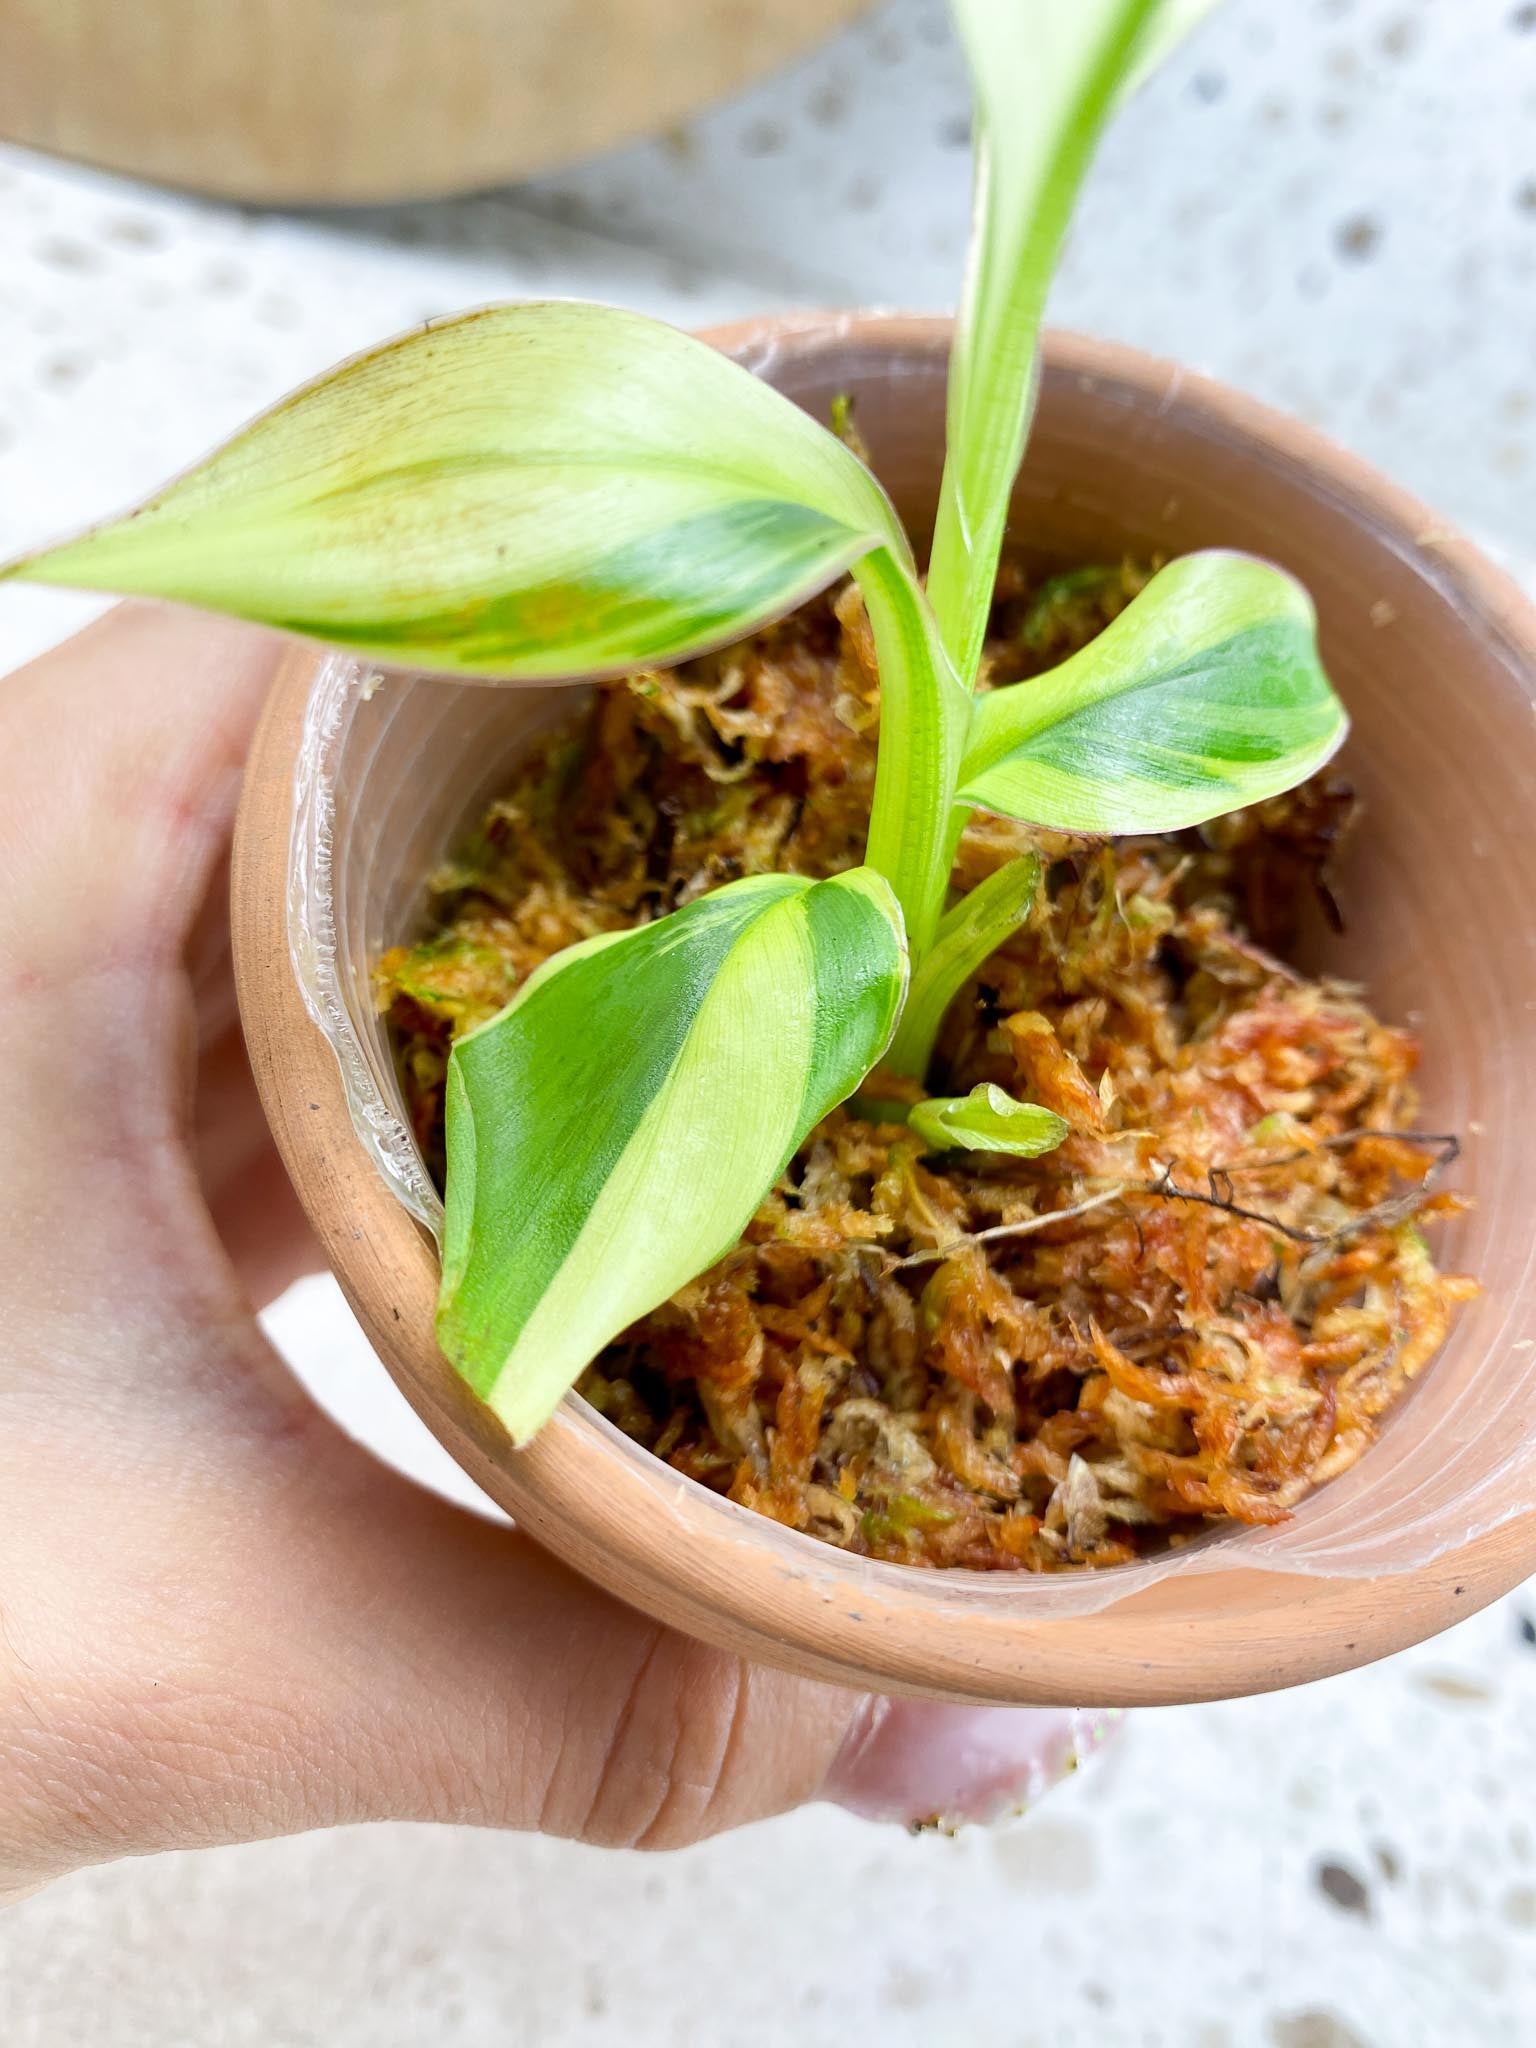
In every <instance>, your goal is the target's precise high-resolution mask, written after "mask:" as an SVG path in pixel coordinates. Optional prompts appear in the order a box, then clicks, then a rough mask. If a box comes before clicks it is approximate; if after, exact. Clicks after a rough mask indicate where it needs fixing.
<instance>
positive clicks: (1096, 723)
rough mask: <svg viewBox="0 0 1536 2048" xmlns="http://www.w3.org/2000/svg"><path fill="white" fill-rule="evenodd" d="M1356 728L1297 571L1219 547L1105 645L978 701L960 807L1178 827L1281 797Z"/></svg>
mask: <svg viewBox="0 0 1536 2048" xmlns="http://www.w3.org/2000/svg"><path fill="white" fill-rule="evenodd" d="M1347 729H1348V720H1347V719H1346V718H1345V715H1344V708H1343V706H1342V705H1341V704H1340V703H1339V700H1338V698H1337V697H1336V696H1335V695H1334V693H1333V690H1332V688H1331V687H1330V685H1329V682H1328V678H1327V675H1326V674H1325V673H1324V670H1323V666H1322V662H1321V659H1320V657H1319V655H1318V650H1317V620H1316V615H1315V613H1314V612H1313V609H1312V601H1311V599H1310V598H1309V597H1308V596H1307V593H1306V592H1305V590H1303V589H1302V587H1301V585H1300V584H1299V583H1298V582H1297V581H1296V579H1295V578H1294V577H1293V576H1288V575H1286V573H1285V572H1284V570H1282V569H1277V568H1275V567H1274V566H1273V564H1271V563H1269V562H1261V561H1258V560H1256V559H1255V558H1254V557H1253V556H1252V555H1240V554H1233V553H1229V552H1226V551H1223V550H1219V549H1211V550H1208V551H1207V552H1205V553H1202V554H1195V555H1185V556H1183V557H1181V559H1180V560H1178V561H1176V562H1170V563H1169V565H1168V567H1167V568H1166V569H1161V570H1159V572H1158V573H1157V575H1156V576H1154V577H1153V579H1152V581H1151V582H1150V583H1149V584H1148V585H1147V587H1146V589H1145V590H1143V591H1142V592H1141V594H1140V595H1139V596H1138V597H1136V598H1134V599H1133V600H1132V602H1131V603H1130V604H1129V605H1127V606H1126V608H1125V610H1124V611H1123V612H1121V614H1120V615H1119V617H1118V618H1116V619H1115V620H1113V621H1112V622H1111V623H1110V625H1108V626H1107V627H1106V628H1105V629H1104V631H1103V632H1102V633H1100V634H1099V636H1098V637H1097V639H1095V640H1092V641H1090V642H1089V644H1088V645H1087V646H1086V647H1085V648H1083V649H1082V651H1081V652H1080V653H1078V654H1074V655H1073V656H1072V658H1071V659H1070V660H1069V661H1064V662H1062V663H1061V665H1060V666H1059V667H1058V668H1054V669H1051V670H1050V671H1049V672H1048V673H1047V674H1045V675H1043V676H1037V677H1035V678H1034V679H1033V680H1031V681H1029V682H1023V683H1014V684H1011V685H1010V686H1009V687H1008V688H1007V689H1002V690H993V691H991V692H990V693H989V694H988V695H986V696H984V697H982V698H980V699H979V700H978V701H977V704H976V708H975V716H974V719H973V721H972V729H971V740H970V745H969V748H968V750H967V753H966V758H965V764H964V767H963V769H962V771H961V777H960V799H961V801H962V802H963V803H967V804H972V805H979V806H981V807H983V808H984V809H987V810H992V811H1001V812H1003V813H1004V814H1005V815H1006V816H1008V817H1011V818H1025V819H1028V820H1029V821H1030V822H1031V823H1033V824H1036V825H1044V826H1049V827H1052V828H1054V829H1056V830H1059V831H1066V832H1108V833H1115V832H1176V831H1180V830H1182V829H1184V828H1185V827H1187V826H1190V825H1198V824H1201V823H1203V822H1204V821H1205V820H1206V819H1207V818H1214V817H1217V816H1219V815H1220V814H1221V813H1222V812H1224V811H1232V810H1238V809H1241V808H1242V806H1243V805H1245V804H1254V803H1261V802H1262V801H1263V800H1264V799H1265V798H1266V797H1271V796H1277V795H1278V794H1279V793H1280V792H1281V791H1282V790H1286V789H1290V788H1293V787H1294V786H1295V784H1297V783H1298V782H1302V781H1304V780H1305V779H1306V777H1307V776H1309V775H1311V774H1313V773H1315V771H1316V770H1317V769H1319V768H1320V767H1322V765H1323V763H1324V762H1325V761H1326V760H1327V759H1328V758H1329V756H1330V755H1331V754H1332V753H1333V752H1334V750H1335V749H1336V748H1337V747H1338V745H1339V743H1340V741H1341V740H1342V739H1343V737H1344V735H1345V732H1346V731H1347Z"/></svg>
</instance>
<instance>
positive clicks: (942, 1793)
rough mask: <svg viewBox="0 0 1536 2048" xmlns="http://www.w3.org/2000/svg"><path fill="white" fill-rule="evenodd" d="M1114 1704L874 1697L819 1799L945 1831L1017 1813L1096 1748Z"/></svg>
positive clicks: (1120, 1716)
mask: <svg viewBox="0 0 1536 2048" xmlns="http://www.w3.org/2000/svg"><path fill="white" fill-rule="evenodd" d="M1124 1718H1125V1716H1124V1713H1123V1711H1122V1709H1120V1708H1119V1707H1107V1708H1102V1709H1092V1708H1081V1707H1080V1708H1076V1709H1073V1710H1068V1709H1065V1708H1060V1707H951V1706H939V1705H935V1704H933V1703H931V1702H929V1701H926V1700H870V1701H869V1702H868V1703H867V1705H866V1707H865V1709H864V1711H863V1713H862V1714H861V1716H860V1718H859V1720H858V1721H857V1722H856V1723H855V1725H854V1727H853V1729H852V1731H851V1732H850V1734H849V1736H848V1739H847V1741H846V1742H845V1743H844V1744H843V1748H842V1751H841V1753H840V1754H839V1756H838V1759H837V1762H836V1763H835V1764H834V1765H833V1766H832V1769H831V1771H830V1772H829V1773H828V1774H827V1781H826V1784H825V1785H824V1786H823V1788H822V1797H823V1798H824V1799H828V1800H830V1801H831V1802H832V1804H833V1805H834V1806H841V1807H843V1808H844V1809H845V1810H846V1811H847V1812H849V1813H856V1814H858V1815H859V1816H860V1817H861V1818H862V1819H864V1820H879V1821H896V1822H898V1823H900V1824H901V1825H902V1826H904V1827H909V1828H927V1827H934V1828H940V1829H943V1830H944V1831H946V1832H953V1830H954V1829H956V1828H958V1827H962V1826H964V1825H966V1824H967V1823H975V1824H980V1825H982V1826H986V1825H987V1824H988V1823H989V1822H992V1821H998V1820H1004V1819H1007V1818H1008V1817H1009V1816H1011V1815H1013V1814H1017V1813H1020V1812H1022V1811H1023V1810H1024V1808H1025V1807H1028V1806H1033V1804H1034V1803H1035V1801H1036V1800H1037V1799H1039V1798H1041V1797H1042V1796H1043V1795H1044V1794H1045V1793H1046V1792H1048V1791H1049V1790H1050V1789H1051V1787H1052V1786H1053V1785H1056V1784H1059V1783H1060V1782H1061V1780H1062V1779H1063V1778H1066V1777H1070V1775H1071V1774H1072V1772H1073V1771H1075V1770H1076V1769H1077V1767H1078V1765H1079V1764H1081V1763H1084V1762H1086V1760H1087V1759H1088V1758H1089V1757H1090V1756H1092V1755H1093V1753H1094V1752H1095V1751H1096V1750H1098V1749H1101V1748H1102V1747H1103V1746H1104V1744H1105V1743H1106V1742H1107V1741H1108V1740H1109V1738H1110V1737H1111V1735H1113V1734H1114V1732H1115V1731H1116V1729H1117V1728H1118V1727H1119V1726H1120V1724H1121V1722H1122V1721H1123V1720H1124Z"/></svg>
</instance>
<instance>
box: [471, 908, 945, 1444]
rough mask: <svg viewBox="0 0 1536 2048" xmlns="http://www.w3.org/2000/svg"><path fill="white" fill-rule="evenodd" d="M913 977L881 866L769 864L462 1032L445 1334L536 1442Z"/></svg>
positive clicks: (718, 1246) (789, 1150)
mask: <svg viewBox="0 0 1536 2048" xmlns="http://www.w3.org/2000/svg"><path fill="white" fill-rule="evenodd" d="M905 985H906V953H905V947H904V943H903V939H902V933H901V923H900V916H899V913H898V911H897V908H896V904H895V899H894V898H893V897H892V895H891V892H890V889H889V887H888V886H887V884H886V883H885V882H884V881H883V880H882V879H881V878H880V877H879V876H878V875H876V874H874V873H873V872H872V871H871V870H870V869H868V868H857V869H855V870H854V871H853V872H852V873H850V874H845V875H839V876H837V877H835V878H834V879H833V880H831V881H827V882H815V883H813V882H809V881H807V880H805V879H804V877H802V876H797V875H759V876H752V877H750V878H749V879H747V880H746V881H741V882H735V883H732V884H731V885H730V886H729V887H727V888H724V889H719V890H716V891H715V892H714V893H713V894H712V895H709V896H705V897H701V898H700V899H699V900H698V901H697V902H696V903H691V904H689V905H688V906H687V907H686V908H685V909H683V910H680V911H677V912H675V913H674V914H673V915H672V916H670V917H665V918H662V919H660V920H659V921H658V922H657V923H655V924H651V925H644V926H641V927H640V928H638V929H637V930H632V931H626V932H615V933H611V934H605V935H603V936H602V937H600V938H596V939H589V940H587V941H586V942H585V943H583V944H582V945H579V946H573V947H572V948H571V949H570V950H569V951H568V952H565V953H561V954H558V955H557V956H556V957H555V958H554V959H552V960H550V961H548V962H546V964H545V965H544V966H543V967H541V968H540V969H539V970H538V972H537V973H536V974H534V975H533V976H532V977H531V978H530V980H529V981H528V983H527V985H526V986H525V987H524V988H523V989H522V990H521V991H520V992H519V994H518V995H517V997H516V998H515V999H514V1000H513V1002H512V1003H511V1004H510V1005H509V1006H508V1007H507V1008H506V1009H505V1010H503V1011H502V1012H501V1014H500V1015H499V1016H497V1017H495V1018H493V1019H492V1020H491V1021H490V1022H489V1023H488V1024H485V1025H482V1026H481V1028H480V1029H479V1030H477V1031H474V1032H471V1033H469V1034H468V1035H467V1036H466V1037H464V1038H462V1039H460V1040H459V1042H458V1043H457V1044H456V1045H455V1047H454V1049H453V1053H452V1056H451V1058H450V1060H449V1064H448V1088H447V1123H448V1130H447V1139H448V1181H447V1217H446V1221H445V1227H444V1242H443V1283H442V1294H441V1297H440V1299H439V1304H438V1321H437V1332H438V1339H439V1342H440V1343H441V1345H442V1347H443V1350H444V1352H445V1353H446V1354H447V1356H448V1358H449V1360H450V1361H451V1362H452V1364H453V1365H454V1366H455V1367H456V1368H457V1370H458V1371H459V1372H460V1373H461V1374H462V1375H463V1376H464V1378H465V1379H466V1380H467V1381H468V1382H469V1384H470V1385H471V1386H472V1387H473V1388H474V1389H475V1391H476V1392H477V1393H478V1394H480V1395H481V1396H482V1398H483V1399H485V1400H486V1401H488V1402H489V1403H490V1405H491V1407H492V1408H493V1409H494V1410H495V1411H496V1413H497V1414H498V1415H499V1416H500V1417H501V1419H502V1421H503V1422H504V1423H505V1424H506V1426H507V1428H508V1430H509V1431H510V1432H511V1435H512V1438H513V1440H514V1442H517V1443H523V1442H526V1441H527V1439H528V1438H529V1437H530V1436H532V1434H533V1433H534V1431H535V1430H537V1429H538V1428H539V1427H540V1425H541V1424H542V1423H544V1422H545V1421H546V1420H547V1419H548V1417H549V1415H550V1414H551V1413H552V1412H553V1410H554V1408H555V1406H556V1405H557V1403H558V1402H559V1400H560V1398H561V1396H562V1395H563V1394H564V1393H565V1391H566V1389H567V1388H568V1387H570V1386H571V1385H572V1384H573V1383H574V1381H575V1380H576V1378H577V1377H578V1375H579V1374H580V1373H581V1371H582V1369H583V1368H584V1367H585V1366H586V1365H587V1364H588V1362H589V1361H590V1360H591V1359H592V1358H593V1357H594V1356H595V1355H596V1353H597V1352H598V1351H599V1350H600V1349H601V1348H602V1346H603V1345H604V1344H606V1343H608V1342H609V1341H610V1339H612V1338H614V1337H616V1336H617V1335H618V1334H619V1332H620V1331H621V1330H623V1329H625V1328H626V1327H627V1326H628V1325H629V1324H630V1323H631V1322H633V1321H634V1320H635V1318H636V1317H638V1316H641V1315H644V1314H645V1313H646V1312H647V1311H648V1310H650V1309H653V1308H655V1307H656V1306H657V1305H658V1303H660V1302H662V1301H665V1300H666V1299H667V1297H668V1296H669V1295H670V1294H673V1293H675V1291H676V1290H677V1289H678V1288H679V1287H680V1286H682V1285H683V1284H684V1283H685V1282H686V1281H688V1280H690V1279H692V1278H693V1276H694V1275H695V1274H697V1273H700V1272H702V1271H703V1270H704V1269H705V1267H707V1266H709V1265H712V1264H713V1263H714V1261H715V1260H716V1259H718V1258H720V1257H722V1256H723V1254H724V1253H725V1252H727V1251H728V1250H729V1249H730V1247H731V1246H732V1245H733V1244H734V1243H735V1242H736V1240H737V1238H738V1237H739V1236H740V1235H741V1232H742V1230H743V1229H744V1228H745V1227H746V1225H747V1223H748V1222H749V1220H750V1219H751V1216H752V1213H753V1211H754V1209H755V1208H756V1207H757V1205H758V1203H759V1201H760V1200H761V1199H762V1197H763V1195H764V1194H765V1193H766V1192H767V1191H768V1189H769V1188H770V1187H772V1185H773V1183H774V1181H775V1180H776V1179H777V1178H778V1176H779V1174H780V1173H781V1172H782V1171H783V1169H784V1167H785V1165H786V1164H787V1162H788V1160H789V1159H790V1157H791V1155H792V1154H793V1152H794V1150H795V1148H796V1146H797V1145H798V1144H799V1143H800V1141H801V1139H802V1138H803V1137H804V1136H805V1134H806V1132H807V1131H809V1130H810V1129H811V1127H812V1126H813V1125H814V1124H815V1123H817V1122H818V1121H819V1120H820V1118H822V1117H823V1116H825V1115H826V1113H827V1111H828V1110H829V1109H831V1108H832V1107H833V1106H834V1105H835V1104H836V1103H838V1102H840V1101H842V1100H843V1098H844V1097H845V1096H847V1095H848V1094H850V1093H851V1092H852V1091H853V1089H854V1088H855V1087H856V1086H857V1085H858V1083H859V1082H860V1081H861V1080H862V1079H863V1078H864V1076H865V1074H866V1073H867V1072H868V1071H869V1069H870V1067H871V1066H872V1065H873V1064H874V1062H875V1061H876V1060H877V1059H878V1058H879V1057H880V1054H881V1053H882V1052H883V1051H884V1049H885V1046H886V1044H887V1042H888V1041H889V1039H890V1035H891V1031H892V1028H893V1026H894V1024H895V1021H896V1016H897V1012H898V1011H899V1009H900V1007H901V999H902V996H903V994H904V992H905Z"/></svg>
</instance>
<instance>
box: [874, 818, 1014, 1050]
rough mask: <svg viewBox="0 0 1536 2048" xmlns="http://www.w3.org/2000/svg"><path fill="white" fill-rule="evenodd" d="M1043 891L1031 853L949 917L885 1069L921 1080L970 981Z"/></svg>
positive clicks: (917, 972)
mask: <svg viewBox="0 0 1536 2048" xmlns="http://www.w3.org/2000/svg"><path fill="white" fill-rule="evenodd" d="M1039 885H1040V863H1039V861H1038V860H1037V859H1036V858H1035V856H1034V855H1033V854H1032V853H1026V854H1022V855H1021V856H1020V857H1019V859H1017V860H1011V861H1009V862H1008V863H1007V864H1006V866H1004V867H1000V868H999V869H998V870H997V871H996V873H995V874H991V875H988V876H987V879H986V880H985V881H984V882H980V883H978V884H977V886H976V887H975V888H974V889H972V890H971V891H970V892H969V893H968V894H967V895H964V896H962V897H961V898H960V901H959V902H958V903H957V904H956V905H955V907H954V908H953V910H950V911H948V912H947V913H946V914H945V916H944V918H943V921H942V922H941V923H940V925H939V928H938V930H937V932H936V933H935V934H934V939H933V944H932V946H931V947H930V949H929V951H928V952H927V953H926V954H925V955H924V956H923V958H922V959H921V960H920V961H919V962H918V964H917V965H916V966H915V967H914V968H913V970H912V985H911V987H910V988H909V989H908V991H907V1000H906V1004H905V1006H904V1008H903V1010H902V1013H901V1022H900V1024H899V1025H898V1026H897V1027H896V1036H895V1037H894V1038H893V1039H892V1040H891V1049H890V1051H889V1052H888V1053H887V1054H886V1056H885V1065H886V1066H887V1067H888V1068H889V1070H890V1071H891V1072H892V1073H893V1074H916V1075H919V1076H920V1075H922V1074H924V1073H926V1072H927V1068H928V1062H929V1060H930V1059H931V1058H932V1057H933V1047H934V1041H935V1040H936V1039H937V1037H938V1035H939V1027H940V1026H941V1025H942V1023H943V1022H944V1013H945V1011H946V1010H947V1009H948V1008H949V1006H950V1004H951V1003H952V1002H953V1001H954V999H955V997H956V996H957V995H958V994H959V993H960V991H961V989H962V988H964V986H965V984H966V983H967V982H968V981H969V980H970V978H971V976H972V975H973V974H975V973H976V972H977V970H978V969H979V968H980V967H981V966H982V965H983V963H984V962H985V961H987V960H988V959H989V958H990V957H991V956H992V954H993V953H995V952H996V951H997V949H998V947H999V946H1000V945H1002V943H1003V941H1004V940H1005V939H1007V938H1009V937H1010V936H1011V935H1012V934H1013V933H1014V932H1015V931H1017V930H1018V928H1019V926H1020V925H1021V924H1022V923H1023V922H1024V920H1025V918H1026V917H1028V915H1029V911H1030V906H1031V904H1033V902H1034V900H1035V891H1036V890H1037V889H1038V887H1039Z"/></svg>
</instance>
